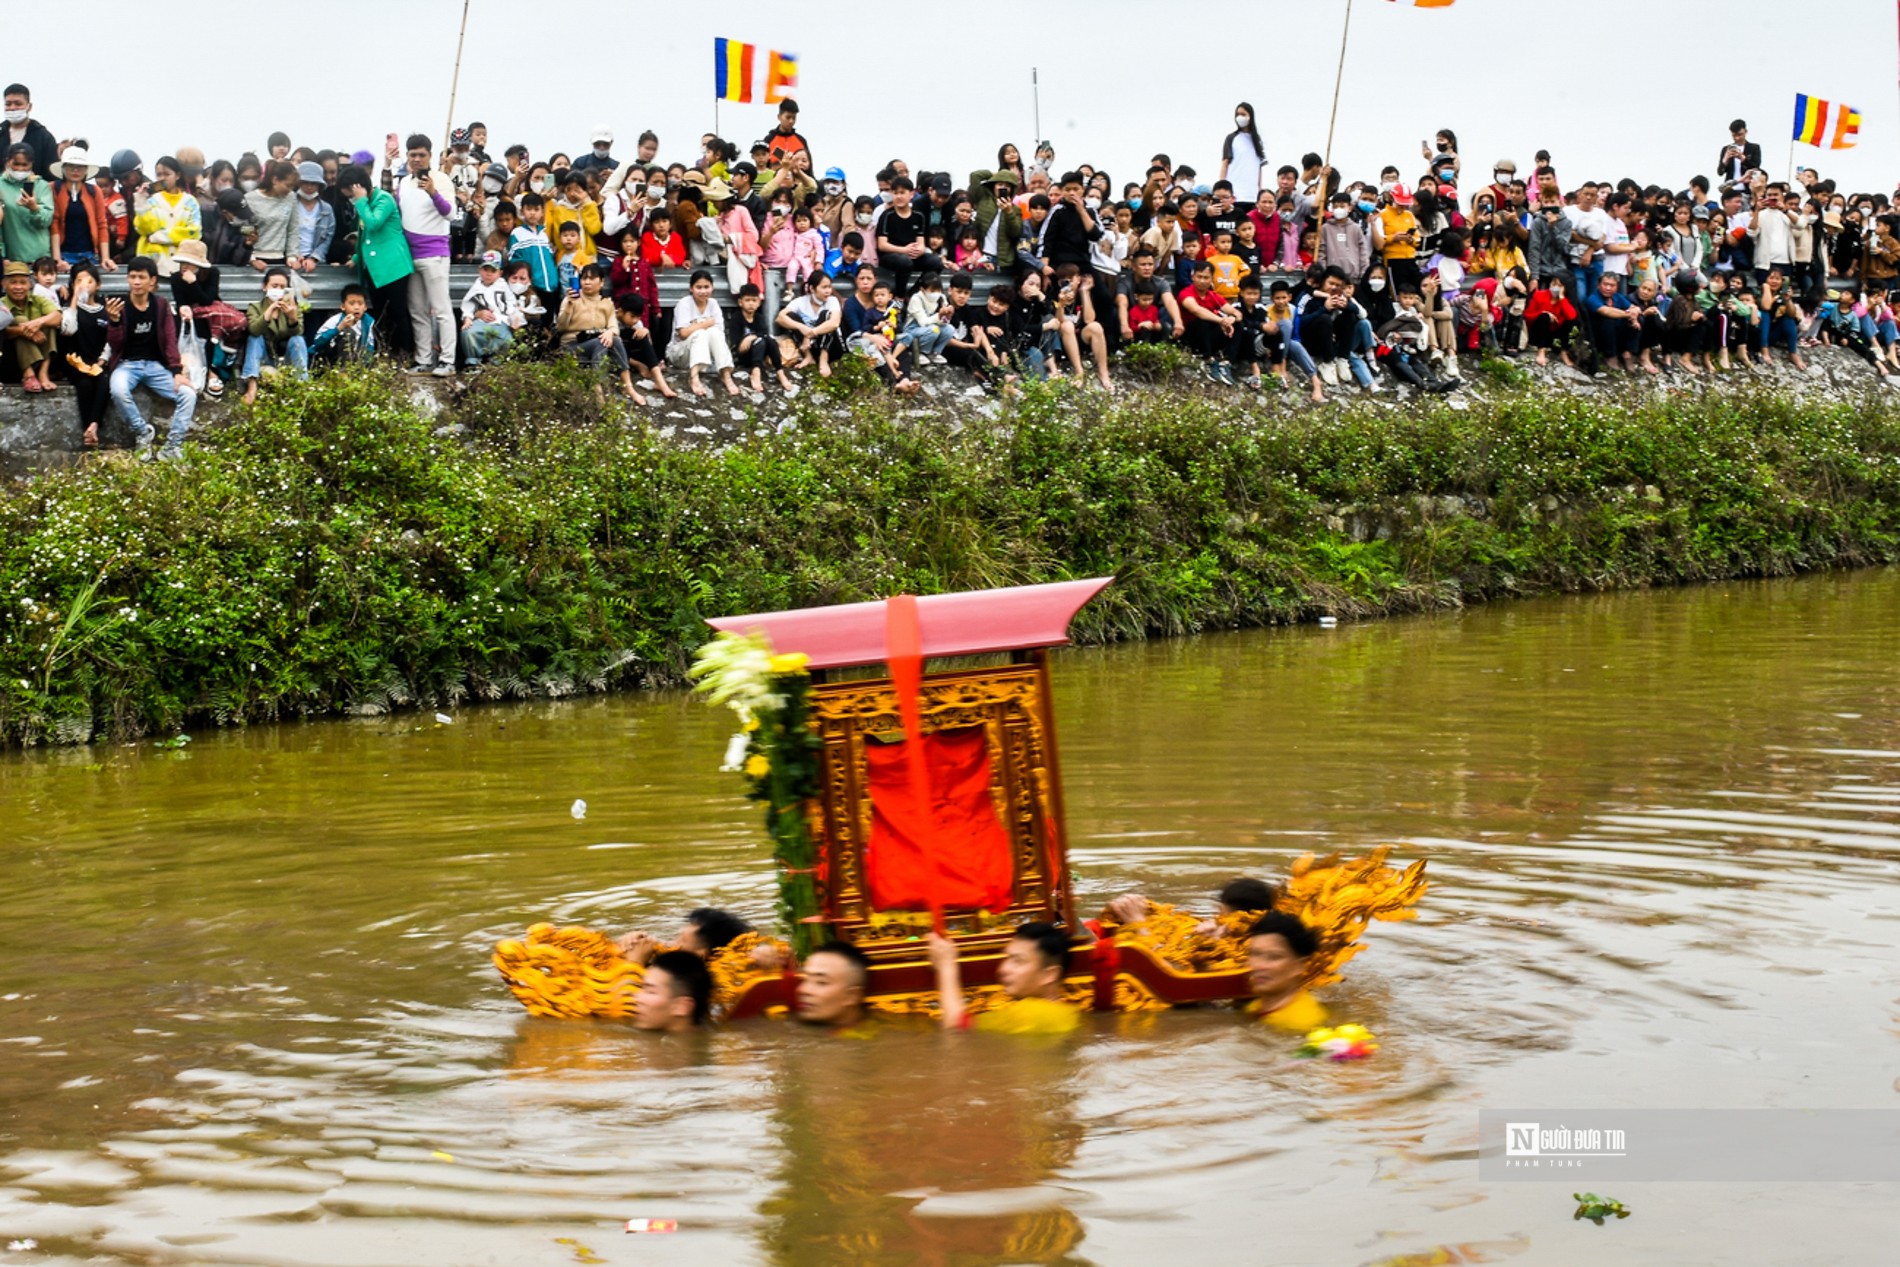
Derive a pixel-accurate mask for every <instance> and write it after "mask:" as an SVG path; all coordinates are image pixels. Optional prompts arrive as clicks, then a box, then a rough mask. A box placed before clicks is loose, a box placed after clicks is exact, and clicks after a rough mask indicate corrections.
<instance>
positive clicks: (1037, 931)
mask: <svg viewBox="0 0 1900 1267" xmlns="http://www.w3.org/2000/svg"><path fill="white" fill-rule="evenodd" d="M926 942H927V944H928V947H929V951H930V963H931V966H932V967H933V968H935V969H936V973H937V994H938V997H939V998H940V999H941V1000H942V1003H943V1027H944V1028H945V1029H979V1030H984V1031H986V1032H988V1033H992V1034H1067V1033H1069V1032H1071V1031H1072V1030H1074V1029H1075V1028H1076V1027H1077V1026H1078V1025H1080V1024H1081V1023H1082V1014H1081V1012H1079V1011H1077V1010H1076V1008H1075V1007H1074V1006H1073V1005H1071V1004H1070V1003H1068V1002H1066V1001H1065V1000H1064V999H1063V997H1062V979H1063V978H1064V977H1066V976H1068V975H1069V937H1068V934H1067V933H1065V932H1063V931H1062V930H1061V929H1060V928H1057V927H1056V926H1055V925H1054V924H1044V923H1037V922H1031V923H1028V924H1024V925H1022V926H1021V927H1020V928H1018V929H1017V930H1016V935H1015V936H1014V937H1012V938H1010V940H1009V945H1008V946H1007V948H1005V950H1004V952H1003V961H1002V962H1001V963H1000V964H998V965H997V968H996V979H997V982H998V983H999V984H1000V985H1001V986H1002V987H1003V992H1004V993H1005V994H1007V995H1009V998H1010V1001H1009V1002H1008V1003H1006V1004H1004V1005H1003V1006H1002V1007H1000V1008H997V1009H996V1010H995V1011H993V1012H985V1013H983V1014H982V1015H981V1016H976V1017H972V1016H971V1015H970V1012H969V1010H968V1007H967V1005H966V1003H965V1000H964V997H963V974H962V965H961V964H960V963H958V961H957V944H956V943H955V942H953V941H951V940H950V939H949V938H947V937H945V936H943V935H942V934H940V933H935V932H933V933H931V934H930V936H929V937H928V938H926Z"/></svg>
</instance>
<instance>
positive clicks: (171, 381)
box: [106, 256, 198, 459]
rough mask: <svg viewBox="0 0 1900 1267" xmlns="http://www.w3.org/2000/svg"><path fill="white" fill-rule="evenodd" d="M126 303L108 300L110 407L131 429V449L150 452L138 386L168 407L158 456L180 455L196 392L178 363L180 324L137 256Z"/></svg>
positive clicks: (150, 264)
mask: <svg viewBox="0 0 1900 1267" xmlns="http://www.w3.org/2000/svg"><path fill="white" fill-rule="evenodd" d="M125 283H126V288H127V290H128V291H129V292H130V297H129V298H126V299H108V300H106V323H107V324H106V341H107V342H108V343H109V344H110V345H111V348H112V359H113V361H114V362H115V364H114V365H113V367H112V383H111V391H112V403H113V404H115V405H117V406H118V407H119V414H120V416H121V417H123V418H124V419H125V421H126V425H127V426H129V427H131V428H132V436H133V446H132V447H133V448H135V449H138V450H140V451H141V452H145V451H149V450H150V449H151V447H152V440H153V437H154V436H155V435H156V432H155V431H154V429H153V427H152V424H151V423H149V422H147V421H146V420H145V417H144V415H143V414H141V413H140V412H139V407H138V402H137V401H136V400H135V399H133V396H132V393H133V391H135V390H136V389H138V388H140V387H144V388H146V389H147V390H149V391H151V392H152V394H153V395H155V396H157V397H158V398H159V399H161V400H167V401H170V402H171V403H172V406H173V408H172V420H171V427H170V430H169V432H168V434H167V435H166V438H165V447H164V450H163V451H162V452H161V453H160V454H159V455H158V456H159V457H160V458H166V459H169V458H177V457H181V456H183V454H184V451H185V433H186V432H187V431H189V430H191V415H192V412H193V411H194V410H195V409H197V407H198V393H197V391H196V390H195V389H194V388H193V387H192V385H191V379H190V378H189V377H187V376H186V374H185V370H184V363H183V362H182V361H180V360H179V359H178V324H177V322H176V321H174V320H173V319H172V311H171V305H170V304H168V303H166V302H165V300H164V299H162V298H161V297H160V296H159V295H158V294H157V293H156V290H157V286H158V265H157V264H156V263H155V262H154V261H152V260H151V259H149V258H147V257H145V256H139V257H138V258H136V259H134V260H132V261H131V262H130V263H129V264H127V265H126V266H125Z"/></svg>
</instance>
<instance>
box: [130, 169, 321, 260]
mask: <svg viewBox="0 0 1900 1267" xmlns="http://www.w3.org/2000/svg"><path fill="white" fill-rule="evenodd" d="M161 161H162V160H161ZM296 183H297V169H296V167H295V166H294V165H292V164H290V163H288V162H285V161H284V160H283V159H279V158H274V159H272V160H271V161H270V162H269V163H268V164H266V165H265V166H264V168H263V169H262V177H261V183H260V184H259V185H258V187H257V188H256V189H253V190H251V191H249V192H248V193H246V194H245V195H244V206H245V208H246V209H247V210H249V211H250V213H251V222H252V225H253V226H254V227H255V229H256V230H257V236H256V237H255V238H253V239H252V241H251V267H252V268H254V269H256V270H257V271H258V272H260V273H262V272H266V271H268V270H269V269H271V268H272V267H274V266H276V265H280V264H288V263H290V258H291V251H292V250H293V249H294V244H293V242H292V237H293V234H292V222H293V221H294V219H295V218H296V215H297V199H296V197H295V195H293V194H292V193H291V190H292V189H293V188H294V187H295V185H296Z"/></svg>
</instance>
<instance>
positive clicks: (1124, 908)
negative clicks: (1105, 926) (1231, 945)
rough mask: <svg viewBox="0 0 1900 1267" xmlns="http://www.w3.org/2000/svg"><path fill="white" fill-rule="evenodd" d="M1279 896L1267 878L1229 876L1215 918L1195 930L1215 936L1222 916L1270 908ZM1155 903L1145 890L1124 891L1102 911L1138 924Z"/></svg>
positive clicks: (1111, 918)
mask: <svg viewBox="0 0 1900 1267" xmlns="http://www.w3.org/2000/svg"><path fill="white" fill-rule="evenodd" d="M1276 896H1277V895H1276V894H1275V892H1274V889H1273V886H1272V885H1271V884H1268V883H1267V882H1266V881H1265V880H1255V879H1252V878H1250V877H1247V876H1242V877H1241V878H1239V879H1236V880H1230V881H1228V882H1227V883H1226V884H1224V885H1222V886H1221V891H1220V892H1219V893H1218V894H1216V895H1215V904H1216V905H1217V906H1218V907H1219V908H1220V909H1219V910H1218V911H1217V912H1216V914H1215V916H1214V918H1213V919H1209V920H1203V921H1202V922H1201V924H1200V925H1199V926H1198V927H1197V928H1195V930H1194V931H1195V932H1196V933H1197V934H1199V935H1200V936H1202V937H1212V936H1213V935H1214V934H1215V932H1217V931H1218V929H1219V921H1220V920H1222V919H1224V918H1226V917H1227V916H1229V915H1232V914H1233V913H1234V912H1236V911H1270V910H1272V909H1273V899H1274V898H1275V897H1276ZM1153 906H1154V903H1152V902H1150V901H1149V900H1148V897H1147V895H1146V894H1144V893H1124V894H1123V895H1122V896H1120V897H1118V898H1116V899H1115V900H1114V901H1112V902H1110V903H1109V904H1108V905H1107V906H1106V907H1104V908H1103V910H1102V915H1103V917H1104V919H1105V920H1108V921H1112V922H1113V923H1116V924H1135V923H1139V922H1140V921H1141V920H1143V919H1145V918H1147V916H1148V913H1149V911H1150V910H1151V909H1152V908H1153Z"/></svg>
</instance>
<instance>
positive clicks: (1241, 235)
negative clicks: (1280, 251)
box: [1232, 216, 1261, 277]
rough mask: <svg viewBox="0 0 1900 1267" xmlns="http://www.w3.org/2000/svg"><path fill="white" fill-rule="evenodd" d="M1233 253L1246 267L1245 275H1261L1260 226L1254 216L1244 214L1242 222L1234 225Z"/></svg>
mask: <svg viewBox="0 0 1900 1267" xmlns="http://www.w3.org/2000/svg"><path fill="white" fill-rule="evenodd" d="M1234 235H1235V236H1234V244H1233V248H1232V251H1233V254H1234V255H1235V256H1236V257H1237V258H1238V259H1239V260H1240V262H1241V264H1242V265H1243V266H1244V267H1245V268H1246V272H1245V273H1243V274H1242V276H1243V277H1258V276H1260V269H1261V262H1260V240H1259V239H1260V227H1259V226H1258V225H1257V224H1255V223H1254V219H1253V217H1252V216H1242V217H1241V218H1240V223H1239V224H1237V225H1235V226H1234Z"/></svg>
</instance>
